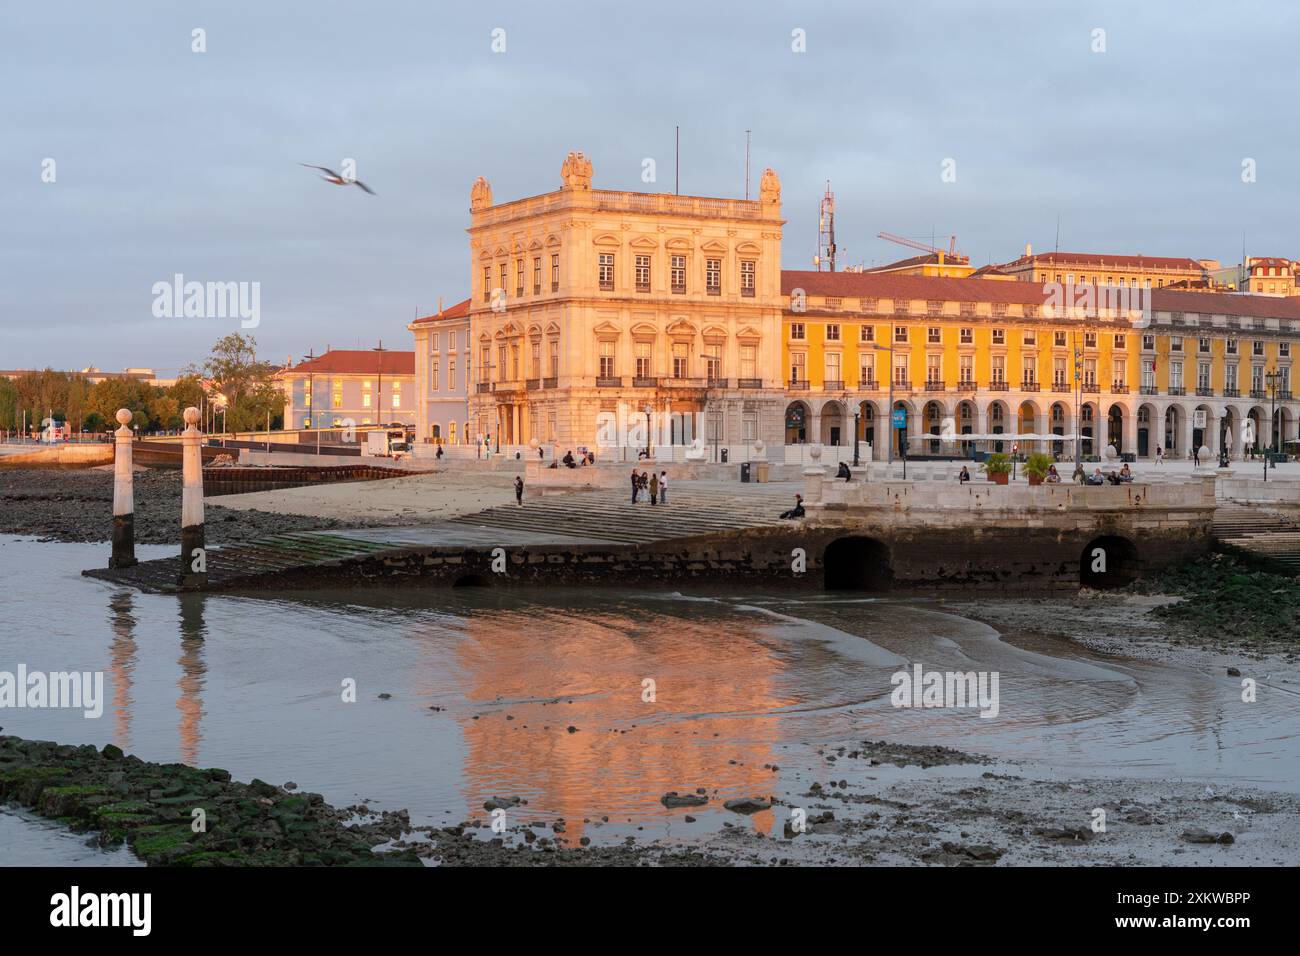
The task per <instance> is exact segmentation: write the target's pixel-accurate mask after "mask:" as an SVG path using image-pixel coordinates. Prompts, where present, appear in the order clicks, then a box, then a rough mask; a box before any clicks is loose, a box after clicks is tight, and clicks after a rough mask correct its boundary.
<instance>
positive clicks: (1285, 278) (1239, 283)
mask: <svg viewBox="0 0 1300 956" xmlns="http://www.w3.org/2000/svg"><path fill="white" fill-rule="evenodd" d="M1297 272H1300V263H1297V262H1295V261H1293V260H1291V259H1282V258H1279V257H1277V256H1248V257H1247V258H1246V260H1245V261H1244V262H1242V263H1241V264H1240V265H1233V266H1227V267H1226V268H1223V269H1218V270H1216V271H1215V272H1214V273H1213V278H1214V280H1215V282H1216V283H1217V284H1218V285H1220V286H1221V287H1223V288H1224V289H1225V290H1230V291H1236V292H1249V293H1250V294H1251V295H1296V294H1297V285H1298V284H1300V283H1297V279H1296V273H1297Z"/></svg>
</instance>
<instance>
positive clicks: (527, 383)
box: [524, 378, 542, 392]
mask: <svg viewBox="0 0 1300 956" xmlns="http://www.w3.org/2000/svg"><path fill="white" fill-rule="evenodd" d="M541 384H542V380H541V379H540V378H526V379H524V391H527V392H535V391H537V389H538V388H539V387H540V386H541Z"/></svg>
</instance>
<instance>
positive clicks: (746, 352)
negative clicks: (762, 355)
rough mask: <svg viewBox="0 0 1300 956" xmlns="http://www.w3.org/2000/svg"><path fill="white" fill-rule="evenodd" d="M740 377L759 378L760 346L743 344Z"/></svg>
mask: <svg viewBox="0 0 1300 956" xmlns="http://www.w3.org/2000/svg"><path fill="white" fill-rule="evenodd" d="M740 377H741V378H748V379H755V378H758V346H756V345H742V346H741V347H740Z"/></svg>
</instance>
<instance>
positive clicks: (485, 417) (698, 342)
mask: <svg viewBox="0 0 1300 956" xmlns="http://www.w3.org/2000/svg"><path fill="white" fill-rule="evenodd" d="M561 179H562V184H561V187H560V188H559V189H558V190H556V191H554V192H550V193H546V194H544V195H541V196H533V197H530V198H527V199H520V200H515V201H513V202H506V203H494V202H493V198H492V190H491V187H490V186H489V185H488V184H487V182H486V181H485V180H484V179H482V178H480V179H479V180H478V181H477V182H476V183H475V184H474V189H473V192H472V194H471V205H470V208H471V216H472V224H471V227H470V255H471V258H472V266H473V296H472V305H471V307H470V314H471V321H472V336H473V339H474V343H473V345H474V362H475V364H474V384H473V387H472V390H471V394H470V413H471V422H472V424H471V427H472V428H473V430H474V432H475V436H477V435H479V434H485V435H486V434H491V435H492V436H493V440H494V444H495V443H497V442H499V444H500V445H502V446H507V445H521V444H526V443H527V442H528V441H529V440H530V439H532V438H536V439H538V440H539V441H542V442H547V443H551V442H557V443H559V444H560V445H562V446H567V447H577V446H581V445H595V444H596V441H597V433H598V422H599V421H600V416H601V414H602V413H609V414H620V408H619V405H620V403H622V406H623V408H622V410H621V412H622V413H623V414H629V413H630V414H632V415H635V416H637V418H638V420H639V419H640V417H641V416H643V415H644V413H645V410H646V409H647V408H649V409H650V410H651V411H652V412H653V413H654V416H655V418H656V420H658V421H662V422H664V423H665V424H664V426H663V428H662V432H663V433H662V434H661V435H660V436H659V437H658V440H657V441H656V442H655V443H656V444H660V445H678V446H680V445H683V444H689V443H690V442H691V441H692V439H694V438H696V437H699V438H701V439H703V440H704V441H706V442H710V441H711V440H713V439H716V440H717V442H718V443H719V444H732V445H739V444H741V443H742V442H746V441H750V442H752V441H753V440H754V439H757V438H763V439H765V440H767V441H769V442H772V441H779V440H780V420H779V416H780V407H781V401H780V397H781V393H780V387H779V371H778V368H779V365H778V363H779V356H780V345H779V342H778V335H779V333H780V321H781V305H780V303H781V298H780V265H781V254H780V243H781V226H782V220H781V187H780V182H779V181H778V180H777V177H776V174H775V173H773V172H772V171H771V170H768V171H766V172H765V173H764V174H763V177H762V183H761V189H760V198H759V199H758V200H756V201H749V200H740V199H711V198H703V197H698V196H679V195H673V194H666V193H634V192H615V191H611V190H603V189H593V188H592V168H591V163H590V161H588V160H587V159H586V158H585V157H583V155H582V154H581V153H571V154H570V155H569V157H568V159H566V160H565V162H564V165H563V168H562V170H561ZM701 432H703V433H701Z"/></svg>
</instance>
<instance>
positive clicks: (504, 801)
mask: <svg viewBox="0 0 1300 956" xmlns="http://www.w3.org/2000/svg"><path fill="white" fill-rule="evenodd" d="M522 802H523V798H521V797H492V798H491V799H489V800H485V801H484V802H483V809H484V810H489V811H491V810H509V809H510V808H511V807H517V806H519V804H520V803H522Z"/></svg>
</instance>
